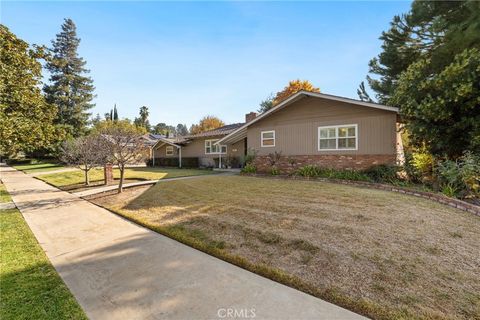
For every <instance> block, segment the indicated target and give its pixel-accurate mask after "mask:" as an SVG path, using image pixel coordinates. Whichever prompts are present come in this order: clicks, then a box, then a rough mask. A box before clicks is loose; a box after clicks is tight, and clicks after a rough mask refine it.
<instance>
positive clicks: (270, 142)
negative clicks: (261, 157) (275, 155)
mask: <svg viewBox="0 0 480 320" xmlns="http://www.w3.org/2000/svg"><path fill="white" fill-rule="evenodd" d="M274 141H275V140H273V139H264V140H263V145H264V146H273V145H274Z"/></svg>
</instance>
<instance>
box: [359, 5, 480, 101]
mask: <svg viewBox="0 0 480 320" xmlns="http://www.w3.org/2000/svg"><path fill="white" fill-rule="evenodd" d="M479 21H480V2H479V1H474V0H467V1H414V2H413V3H412V7H411V9H410V11H409V12H408V13H406V14H404V15H401V16H395V17H394V18H393V21H392V22H391V27H390V29H389V30H388V31H386V32H383V33H382V35H381V37H380V39H381V40H382V41H383V44H382V52H381V53H380V54H379V55H378V57H375V58H373V59H372V60H371V61H370V63H369V67H370V74H371V76H367V81H368V84H369V86H370V87H371V89H372V90H373V91H374V92H375V95H376V98H377V100H378V101H379V102H380V103H384V104H391V102H390V98H391V97H392V95H393V94H394V93H395V90H396V88H397V85H398V80H399V78H400V76H401V75H402V73H403V72H405V71H406V70H407V69H408V67H409V66H410V65H411V64H413V63H415V62H418V61H420V60H424V59H428V60H429V66H430V67H429V68H430V70H431V72H432V73H435V74H438V73H440V72H442V70H443V69H444V68H445V67H446V66H448V65H450V64H451V63H452V62H453V61H454V58H455V56H456V55H457V54H459V53H461V52H463V51H464V50H465V49H469V48H480V22H479ZM359 91H360V92H361V93H363V92H365V91H364V90H361V88H360V90H359Z"/></svg>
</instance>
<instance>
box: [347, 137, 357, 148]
mask: <svg viewBox="0 0 480 320" xmlns="http://www.w3.org/2000/svg"><path fill="white" fill-rule="evenodd" d="M355 144H356V141H355V138H348V139H347V146H348V148H352V149H354V148H356V145H355Z"/></svg>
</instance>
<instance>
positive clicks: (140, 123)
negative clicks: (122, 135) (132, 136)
mask: <svg viewBox="0 0 480 320" xmlns="http://www.w3.org/2000/svg"><path fill="white" fill-rule="evenodd" d="M139 113H140V117H138V118H135V121H134V122H133V123H135V125H136V126H137V127H143V128H145V129H147V131H150V129H151V128H150V127H151V126H150V122H149V121H148V116H149V114H150V113H149V112H148V107H146V106H143V107H140V112H139Z"/></svg>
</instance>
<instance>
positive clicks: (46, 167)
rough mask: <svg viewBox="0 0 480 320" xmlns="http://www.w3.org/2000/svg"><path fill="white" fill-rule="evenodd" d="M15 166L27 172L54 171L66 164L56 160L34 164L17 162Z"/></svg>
mask: <svg viewBox="0 0 480 320" xmlns="http://www.w3.org/2000/svg"><path fill="white" fill-rule="evenodd" d="M13 167H14V168H15V169H17V170H20V171H23V172H25V173H35V172H45V171H53V170H58V169H63V168H65V166H64V165H62V164H60V163H56V162H37V163H33V164H30V163H28V164H16V165H13Z"/></svg>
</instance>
